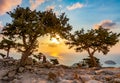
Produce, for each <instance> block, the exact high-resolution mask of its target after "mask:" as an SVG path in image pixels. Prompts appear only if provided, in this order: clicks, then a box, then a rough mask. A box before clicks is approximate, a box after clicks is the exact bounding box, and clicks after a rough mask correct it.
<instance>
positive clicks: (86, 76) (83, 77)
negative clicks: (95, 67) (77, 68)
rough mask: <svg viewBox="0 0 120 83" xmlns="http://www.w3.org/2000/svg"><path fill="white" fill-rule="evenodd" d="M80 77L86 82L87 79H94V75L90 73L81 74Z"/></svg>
mask: <svg viewBox="0 0 120 83" xmlns="http://www.w3.org/2000/svg"><path fill="white" fill-rule="evenodd" d="M80 79H81V80H82V81H83V82H86V81H89V80H92V76H90V75H81V76H80Z"/></svg>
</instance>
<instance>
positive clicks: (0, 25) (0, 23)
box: [0, 21, 3, 32]
mask: <svg viewBox="0 0 120 83" xmlns="http://www.w3.org/2000/svg"><path fill="white" fill-rule="evenodd" d="M2 29H3V25H2V22H1V21H0V32H1V31H2Z"/></svg>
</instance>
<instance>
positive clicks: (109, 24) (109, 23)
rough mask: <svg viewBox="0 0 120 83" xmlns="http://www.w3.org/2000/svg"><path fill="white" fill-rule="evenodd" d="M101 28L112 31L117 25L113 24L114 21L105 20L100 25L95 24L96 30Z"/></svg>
mask: <svg viewBox="0 0 120 83" xmlns="http://www.w3.org/2000/svg"><path fill="white" fill-rule="evenodd" d="M100 26H102V27H103V28H107V29H110V28H114V26H116V23H115V22H113V21H112V20H103V21H101V22H100V23H98V24H95V25H94V29H98V28H99V27H100Z"/></svg>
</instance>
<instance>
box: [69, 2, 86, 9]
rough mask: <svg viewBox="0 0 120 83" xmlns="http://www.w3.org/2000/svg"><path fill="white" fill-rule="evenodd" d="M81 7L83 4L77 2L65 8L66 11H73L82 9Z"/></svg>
mask: <svg viewBox="0 0 120 83" xmlns="http://www.w3.org/2000/svg"><path fill="white" fill-rule="evenodd" d="M83 6H84V5H83V4H81V3H79V2H77V3H75V4H73V5H71V6H67V9H68V10H74V9H77V8H82V7H83Z"/></svg>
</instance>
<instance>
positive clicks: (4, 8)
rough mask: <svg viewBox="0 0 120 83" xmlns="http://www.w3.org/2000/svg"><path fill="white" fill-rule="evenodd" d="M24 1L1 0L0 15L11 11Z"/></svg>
mask: <svg viewBox="0 0 120 83" xmlns="http://www.w3.org/2000/svg"><path fill="white" fill-rule="evenodd" d="M21 3H22V0H0V15H3V14H5V13H6V12H8V11H10V10H11V9H12V8H13V7H15V6H17V5H20V4H21Z"/></svg>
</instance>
